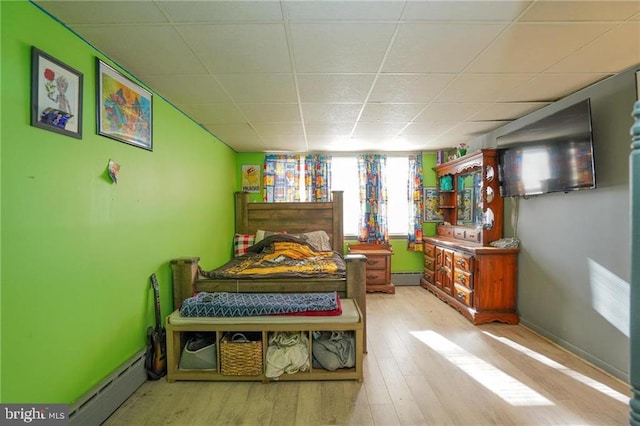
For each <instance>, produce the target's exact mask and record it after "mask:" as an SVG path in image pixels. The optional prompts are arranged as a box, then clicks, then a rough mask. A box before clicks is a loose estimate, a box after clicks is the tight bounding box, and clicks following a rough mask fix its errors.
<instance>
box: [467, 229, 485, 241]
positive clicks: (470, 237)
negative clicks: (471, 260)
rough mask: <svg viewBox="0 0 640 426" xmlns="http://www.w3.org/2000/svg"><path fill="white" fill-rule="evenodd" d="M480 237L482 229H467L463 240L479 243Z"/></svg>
mask: <svg viewBox="0 0 640 426" xmlns="http://www.w3.org/2000/svg"><path fill="white" fill-rule="evenodd" d="M481 238H482V230H480V229H469V230H468V231H467V232H466V233H465V235H464V239H465V240H467V241H472V242H474V243H479V242H480V240H481Z"/></svg>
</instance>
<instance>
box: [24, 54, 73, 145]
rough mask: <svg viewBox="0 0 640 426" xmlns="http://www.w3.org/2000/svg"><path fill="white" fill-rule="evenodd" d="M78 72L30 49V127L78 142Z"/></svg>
mask: <svg viewBox="0 0 640 426" xmlns="http://www.w3.org/2000/svg"><path fill="white" fill-rule="evenodd" d="M82 78H83V75H82V73H81V72H79V71H77V70H75V69H73V68H71V67H70V66H68V65H66V64H63V63H62V62H60V61H58V60H57V59H54V58H53V57H51V56H49V55H47V54H46V53H44V52H43V51H42V50H40V49H38V48H37V47H34V46H32V47H31V125H32V126H35V127H40V128H41V129H47V130H51V131H52V132H57V133H62V134H63V135H67V136H71V137H74V138H78V139H82Z"/></svg>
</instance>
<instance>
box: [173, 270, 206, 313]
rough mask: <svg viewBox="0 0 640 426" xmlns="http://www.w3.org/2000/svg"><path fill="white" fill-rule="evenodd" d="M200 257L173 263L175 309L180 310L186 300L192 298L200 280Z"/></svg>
mask: <svg viewBox="0 0 640 426" xmlns="http://www.w3.org/2000/svg"><path fill="white" fill-rule="evenodd" d="M199 261H200V258H199V257H181V258H178V259H173V260H172V261H171V270H172V272H173V309H179V308H180V306H181V305H182V302H183V300H184V299H186V298H188V297H191V296H192V295H193V292H194V290H195V282H196V279H197V278H198V262H199Z"/></svg>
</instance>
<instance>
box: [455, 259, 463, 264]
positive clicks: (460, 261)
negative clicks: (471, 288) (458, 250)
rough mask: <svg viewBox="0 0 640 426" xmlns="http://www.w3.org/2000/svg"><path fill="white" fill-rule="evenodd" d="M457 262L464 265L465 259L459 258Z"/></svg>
mask: <svg viewBox="0 0 640 426" xmlns="http://www.w3.org/2000/svg"><path fill="white" fill-rule="evenodd" d="M456 263H457V264H458V265H460V266H464V264H465V261H464V259H458V260H456Z"/></svg>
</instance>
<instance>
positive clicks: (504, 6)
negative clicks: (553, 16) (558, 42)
mask: <svg viewBox="0 0 640 426" xmlns="http://www.w3.org/2000/svg"><path fill="white" fill-rule="evenodd" d="M531 3H532V2H531V1H514V0H511V1H460V0H456V1H442V0H441V1H408V2H407V5H406V7H405V10H404V13H403V14H402V19H404V20H407V21H413V20H417V21H512V20H514V19H515V18H517V17H518V16H519V15H520V14H521V13H522V11H524V10H525V9H526V8H527V7H528V6H529V5H530V4H531Z"/></svg>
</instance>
